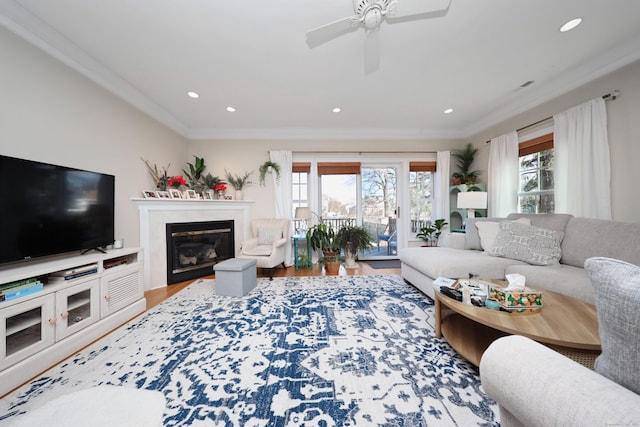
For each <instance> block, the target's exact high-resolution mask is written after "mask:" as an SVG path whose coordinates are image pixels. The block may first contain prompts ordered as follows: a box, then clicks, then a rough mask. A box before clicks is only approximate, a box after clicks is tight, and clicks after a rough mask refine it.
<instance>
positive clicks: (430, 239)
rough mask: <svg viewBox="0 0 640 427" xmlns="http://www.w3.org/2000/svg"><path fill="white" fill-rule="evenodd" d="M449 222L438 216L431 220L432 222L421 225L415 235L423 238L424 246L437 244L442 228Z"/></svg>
mask: <svg viewBox="0 0 640 427" xmlns="http://www.w3.org/2000/svg"><path fill="white" fill-rule="evenodd" d="M447 224H449V223H448V222H447V221H446V220H445V219H443V218H439V219H436V220H435V221H433V223H431V224H429V225H427V226H425V227H422V228H421V229H420V232H419V233H418V234H416V237H418V238H420V239H422V240H424V241H425V242H426V243H427V244H426V246H438V239H439V238H440V236H441V235H442V228H444V226H445V225H447Z"/></svg>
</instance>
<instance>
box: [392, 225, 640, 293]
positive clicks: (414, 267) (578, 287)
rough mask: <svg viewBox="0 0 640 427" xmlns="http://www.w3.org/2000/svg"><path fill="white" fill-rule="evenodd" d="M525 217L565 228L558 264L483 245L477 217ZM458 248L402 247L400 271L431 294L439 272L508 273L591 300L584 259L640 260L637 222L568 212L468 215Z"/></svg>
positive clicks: (537, 286) (553, 227)
mask: <svg viewBox="0 0 640 427" xmlns="http://www.w3.org/2000/svg"><path fill="white" fill-rule="evenodd" d="M519 218H528V219H529V220H530V223H531V225H532V226H535V227H540V228H544V229H549V230H555V231H559V232H562V233H563V238H562V242H561V246H560V247H561V258H560V262H559V264H558V265H551V266H541V265H531V264H529V263H527V262H524V261H518V260H514V259H511V258H506V257H496V256H490V255H488V254H487V253H485V252H484V251H483V249H482V246H481V242H480V236H479V234H478V229H477V227H476V223H477V222H482V221H492V222H502V221H505V220H517V219H519ZM460 237H461V238H462V239H464V243H459V244H458V246H462V245H464V249H462V248H454V247H435V248H423V247H412V248H403V249H401V250H400V251H399V257H400V261H401V263H402V264H401V274H402V277H403V278H404V279H405V280H407V281H408V282H409V283H411V284H412V285H413V286H415V287H416V288H418V289H419V290H421V291H422V292H423V293H424V294H426V295H428V296H429V297H430V298H433V296H434V291H433V280H434V279H436V278H438V277H448V278H459V277H467V275H468V274H469V273H477V274H479V275H480V277H482V278H487V279H504V278H505V275H506V274H513V273H519V274H522V275H524V276H525V277H526V283H527V286H528V287H531V288H534V289H548V290H551V291H554V292H558V293H561V294H564V295H568V296H571V297H574V298H577V299H580V300H583V301H587V302H589V303H591V304H593V303H594V293H593V287H592V286H591V283H590V282H589V279H588V278H587V275H586V273H585V271H584V268H583V267H584V262H585V261H586V260H587V259H588V258H590V257H595V256H602V257H608V258H615V259H620V260H624V261H627V262H630V263H632V264H636V265H640V223H627V222H619V221H607V220H599V219H589V218H577V217H573V216H572V215H567V214H510V215H509V216H507V217H506V218H471V219H468V220H467V228H466V233H465V235H463V236H460ZM451 245H452V246H455V241H453V242H452V243H451Z"/></svg>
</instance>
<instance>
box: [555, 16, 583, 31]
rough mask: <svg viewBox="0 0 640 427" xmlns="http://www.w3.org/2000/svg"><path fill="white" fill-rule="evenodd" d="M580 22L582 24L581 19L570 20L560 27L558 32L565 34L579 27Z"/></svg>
mask: <svg viewBox="0 0 640 427" xmlns="http://www.w3.org/2000/svg"><path fill="white" fill-rule="evenodd" d="M581 22H582V18H576V19H572V20H571V21H569V22H567V23H566V24H564V25H563V26H562V27H560V32H561V33H564V32H567V31H569V30H573V29H574V28H575V27H577V26H578V25H580V23H581Z"/></svg>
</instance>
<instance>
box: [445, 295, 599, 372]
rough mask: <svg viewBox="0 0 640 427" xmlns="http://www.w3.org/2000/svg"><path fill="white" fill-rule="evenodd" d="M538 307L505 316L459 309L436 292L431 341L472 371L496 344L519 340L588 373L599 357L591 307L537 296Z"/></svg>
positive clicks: (563, 298) (481, 309)
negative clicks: (543, 348) (509, 338)
mask: <svg viewBox="0 0 640 427" xmlns="http://www.w3.org/2000/svg"><path fill="white" fill-rule="evenodd" d="M542 304H543V307H542V309H541V310H539V311H538V312H533V313H508V312H506V311H498V310H490V309H488V308H484V307H476V306H474V305H470V304H463V303H461V302H459V301H456V300H454V299H452V298H449V297H447V296H445V295H442V294H441V293H440V292H439V288H438V287H437V286H436V287H435V312H436V337H437V338H441V337H442V336H444V337H445V339H446V340H447V342H448V343H449V345H451V347H453V349H454V350H456V351H457V352H458V353H459V354H460V355H461V356H463V357H464V358H465V359H467V360H468V361H469V362H471V363H473V364H474V365H476V366H479V365H480V358H482V354H483V353H484V351H485V350H486V349H487V347H489V345H490V344H491V343H492V342H493V341H495V340H496V339H498V338H500V337H503V336H505V335H510V334H511V335H522V336H525V337H528V338H531V339H532V340H535V341H538V342H539V343H542V344H544V345H547V346H548V347H550V348H552V349H554V350H556V351H558V352H559V353H562V354H564V355H565V356H567V357H569V358H571V359H573V360H575V361H576V362H579V363H581V364H582V365H584V366H586V367H588V368H590V369H593V363H594V361H595V358H596V357H597V356H598V354H600V351H601V347H600V336H599V335H598V316H597V313H596V308H595V306H594V305H593V304H589V303H587V302H584V301H580V300H578V299H575V298H571V297H568V296H566V295H562V294H559V293H557V292H552V291H547V290H544V289H543V290H542Z"/></svg>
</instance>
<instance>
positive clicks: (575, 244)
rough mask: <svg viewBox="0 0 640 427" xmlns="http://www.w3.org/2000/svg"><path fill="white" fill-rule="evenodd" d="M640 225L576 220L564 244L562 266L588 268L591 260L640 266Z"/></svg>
mask: <svg viewBox="0 0 640 427" xmlns="http://www.w3.org/2000/svg"><path fill="white" fill-rule="evenodd" d="M638 242H640V222H622V221H609V220H605V219H593V218H573V219H572V220H571V221H569V223H568V224H567V228H566V233H565V238H564V240H563V241H562V263H563V264H569V265H573V266H576V267H582V266H584V262H585V261H586V260H587V259H588V258H591V257H606V258H614V259H619V260H622V261H626V262H630V263H631V264H635V265H640V251H639V250H637V248H638Z"/></svg>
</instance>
